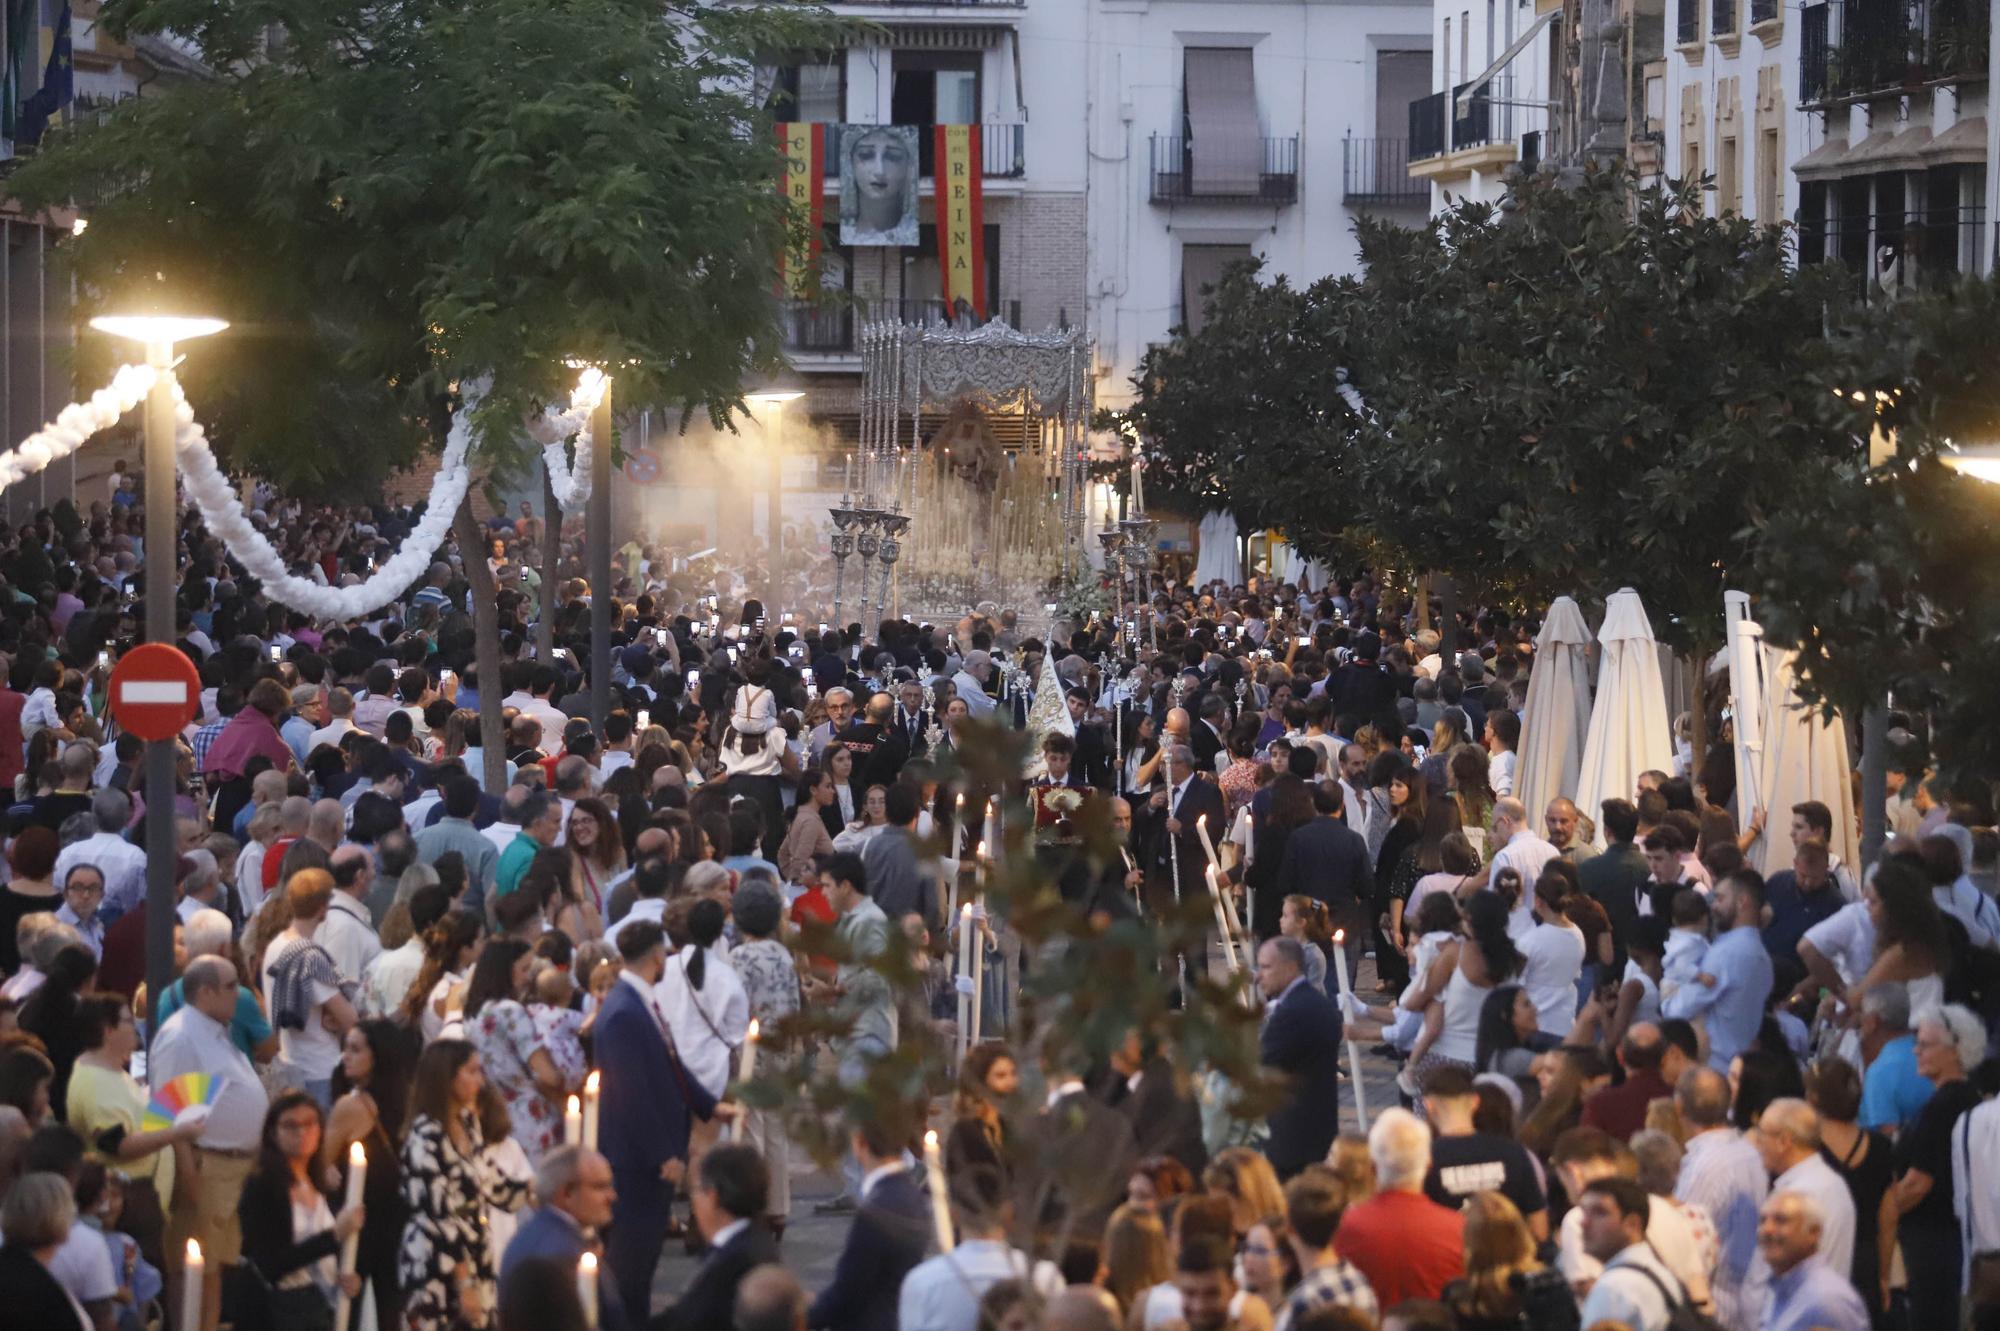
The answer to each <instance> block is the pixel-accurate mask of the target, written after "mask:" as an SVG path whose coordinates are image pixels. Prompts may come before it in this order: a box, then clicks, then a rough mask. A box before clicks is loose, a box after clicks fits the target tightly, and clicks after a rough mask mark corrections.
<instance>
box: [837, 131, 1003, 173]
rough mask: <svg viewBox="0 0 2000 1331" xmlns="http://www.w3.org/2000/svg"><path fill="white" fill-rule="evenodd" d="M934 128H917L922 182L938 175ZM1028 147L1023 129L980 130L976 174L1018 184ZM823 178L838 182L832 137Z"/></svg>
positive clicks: (919, 168)
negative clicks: (1015, 181) (977, 170)
mask: <svg viewBox="0 0 2000 1331" xmlns="http://www.w3.org/2000/svg"><path fill="white" fill-rule="evenodd" d="M830 128H831V127H830V126H829V129H830ZM870 128H872V126H871V127H870ZM935 128H937V127H936V126H935V125H918V126H916V130H917V175H918V177H919V178H920V179H923V180H930V179H933V178H934V177H935V176H936V175H937V135H935V134H933V133H932V132H931V131H932V130H933V129H935ZM1027 144H1028V127H1027V126H1026V125H1019V124H995V125H981V126H979V174H980V175H981V176H983V177H985V178H986V179H987V180H1019V179H1020V178H1021V177H1022V176H1025V175H1027V174H1028V151H1027ZM826 178H827V179H828V180H838V179H840V152H839V149H838V147H837V146H836V145H835V144H834V142H833V135H832V134H831V133H829V134H828V135H827V145H826Z"/></svg>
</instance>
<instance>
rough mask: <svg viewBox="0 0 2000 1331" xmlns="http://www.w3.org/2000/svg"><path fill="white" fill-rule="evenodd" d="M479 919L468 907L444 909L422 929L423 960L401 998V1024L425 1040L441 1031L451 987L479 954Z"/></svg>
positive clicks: (452, 987)
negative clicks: (465, 908) (425, 928)
mask: <svg viewBox="0 0 2000 1331" xmlns="http://www.w3.org/2000/svg"><path fill="white" fill-rule="evenodd" d="M479 933H480V919H479V917H478V916H477V915H474V914H473V913H472V912H471V911H463V910H452V911H446V912H445V915H444V918H443V919H441V920H439V921H438V922H437V923H436V924H434V925H432V926H431V927H430V928H429V929H427V930H425V931H424V964H423V966H422V967H421V968H420V969H419V970H418V971H417V978H416V979H414V980H412V981H411V982H410V990H409V994H408V996H407V997H406V998H405V999H404V1000H403V1024H404V1025H405V1026H408V1027H409V1028H410V1029H411V1030H413V1031H415V1032H417V1034H419V1035H420V1036H422V1038H423V1039H424V1040H425V1041H426V1042H428V1041H431V1040H435V1039H437V1038H438V1037H439V1036H440V1035H442V1034H443V1033H444V1027H445V1022H446V1019H447V1017H448V1016H450V1015H451V1013H450V1011H449V1009H451V1008H452V1007H454V1006H455V1005H454V1004H452V1002H451V996H452V991H453V990H454V989H456V988H458V987H459V986H460V985H461V984H463V983H464V982H465V973H466V971H468V970H469V969H471V966H472V962H473V959H474V958H475V957H477V956H478V955H479Z"/></svg>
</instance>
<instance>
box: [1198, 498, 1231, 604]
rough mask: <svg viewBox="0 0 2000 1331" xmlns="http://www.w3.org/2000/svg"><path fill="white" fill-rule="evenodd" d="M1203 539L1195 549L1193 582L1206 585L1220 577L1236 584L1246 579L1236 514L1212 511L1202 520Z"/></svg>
mask: <svg viewBox="0 0 2000 1331" xmlns="http://www.w3.org/2000/svg"><path fill="white" fill-rule="evenodd" d="M1200 537H1201V539H1200V542H1199V545H1198V546H1197V548H1196V551H1195V560H1194V585H1195V586H1197V587H1206V586H1207V585H1208V584H1209V583H1211V582H1214V581H1216V580H1217V579H1220V580H1221V581H1222V582H1223V583H1224V584H1225V585H1227V586H1231V587H1234V586H1235V585H1236V584H1237V583H1239V582H1241V581H1243V566H1242V561H1241V560H1240V559H1238V558H1237V552H1236V515H1235V514H1234V513H1209V514H1205V515H1204V516H1203V517H1202V520H1201V533H1200Z"/></svg>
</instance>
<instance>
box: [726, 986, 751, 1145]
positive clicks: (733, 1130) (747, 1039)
mask: <svg viewBox="0 0 2000 1331" xmlns="http://www.w3.org/2000/svg"><path fill="white" fill-rule="evenodd" d="M756 1075H757V1019H756V1018H755V1017H752V1018H750V1029H749V1030H748V1031H747V1032H745V1033H744V1036H743V1067H742V1069H741V1070H740V1071H739V1072H738V1073H737V1077H736V1079H737V1080H738V1081H741V1082H747V1081H749V1080H750V1079H751V1078H752V1077H754V1076H756ZM748 1117H749V1112H748V1111H747V1110H744V1109H743V1108H742V1107H741V1106H738V1108H737V1113H736V1117H735V1119H734V1120H732V1121H731V1123H730V1124H729V1140H730V1141H733V1142H740V1141H742V1140H743V1120H744V1119H746V1118H748Z"/></svg>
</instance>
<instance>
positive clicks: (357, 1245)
mask: <svg viewBox="0 0 2000 1331" xmlns="http://www.w3.org/2000/svg"><path fill="white" fill-rule="evenodd" d="M367 1179H368V1152H367V1151H365V1150H363V1149H362V1147H361V1143H360V1142H355V1143H354V1144H353V1145H352V1146H349V1147H348V1148H347V1196H346V1197H345V1198H344V1199H342V1202H341V1209H342V1210H346V1209H347V1208H349V1207H354V1206H359V1205H361V1193H362V1189H363V1188H364V1187H365V1186H366V1183H367ZM360 1253H361V1231H360V1230H358V1229H357V1230H355V1231H354V1232H353V1233H352V1234H349V1235H348V1236H347V1237H346V1238H345V1239H342V1240H341V1243H340V1274H341V1275H343V1276H351V1275H353V1274H354V1263H355V1260H356V1259H357V1258H358V1257H359V1256H360ZM350 1303H351V1300H350V1299H349V1298H348V1297H347V1291H346V1290H344V1289H343V1290H341V1291H340V1293H339V1295H338V1296H337V1297H336V1298H335V1299H334V1304H333V1325H334V1328H335V1331H341V1328H344V1327H345V1326H346V1325H347V1310H348V1306H349V1304H350Z"/></svg>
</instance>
